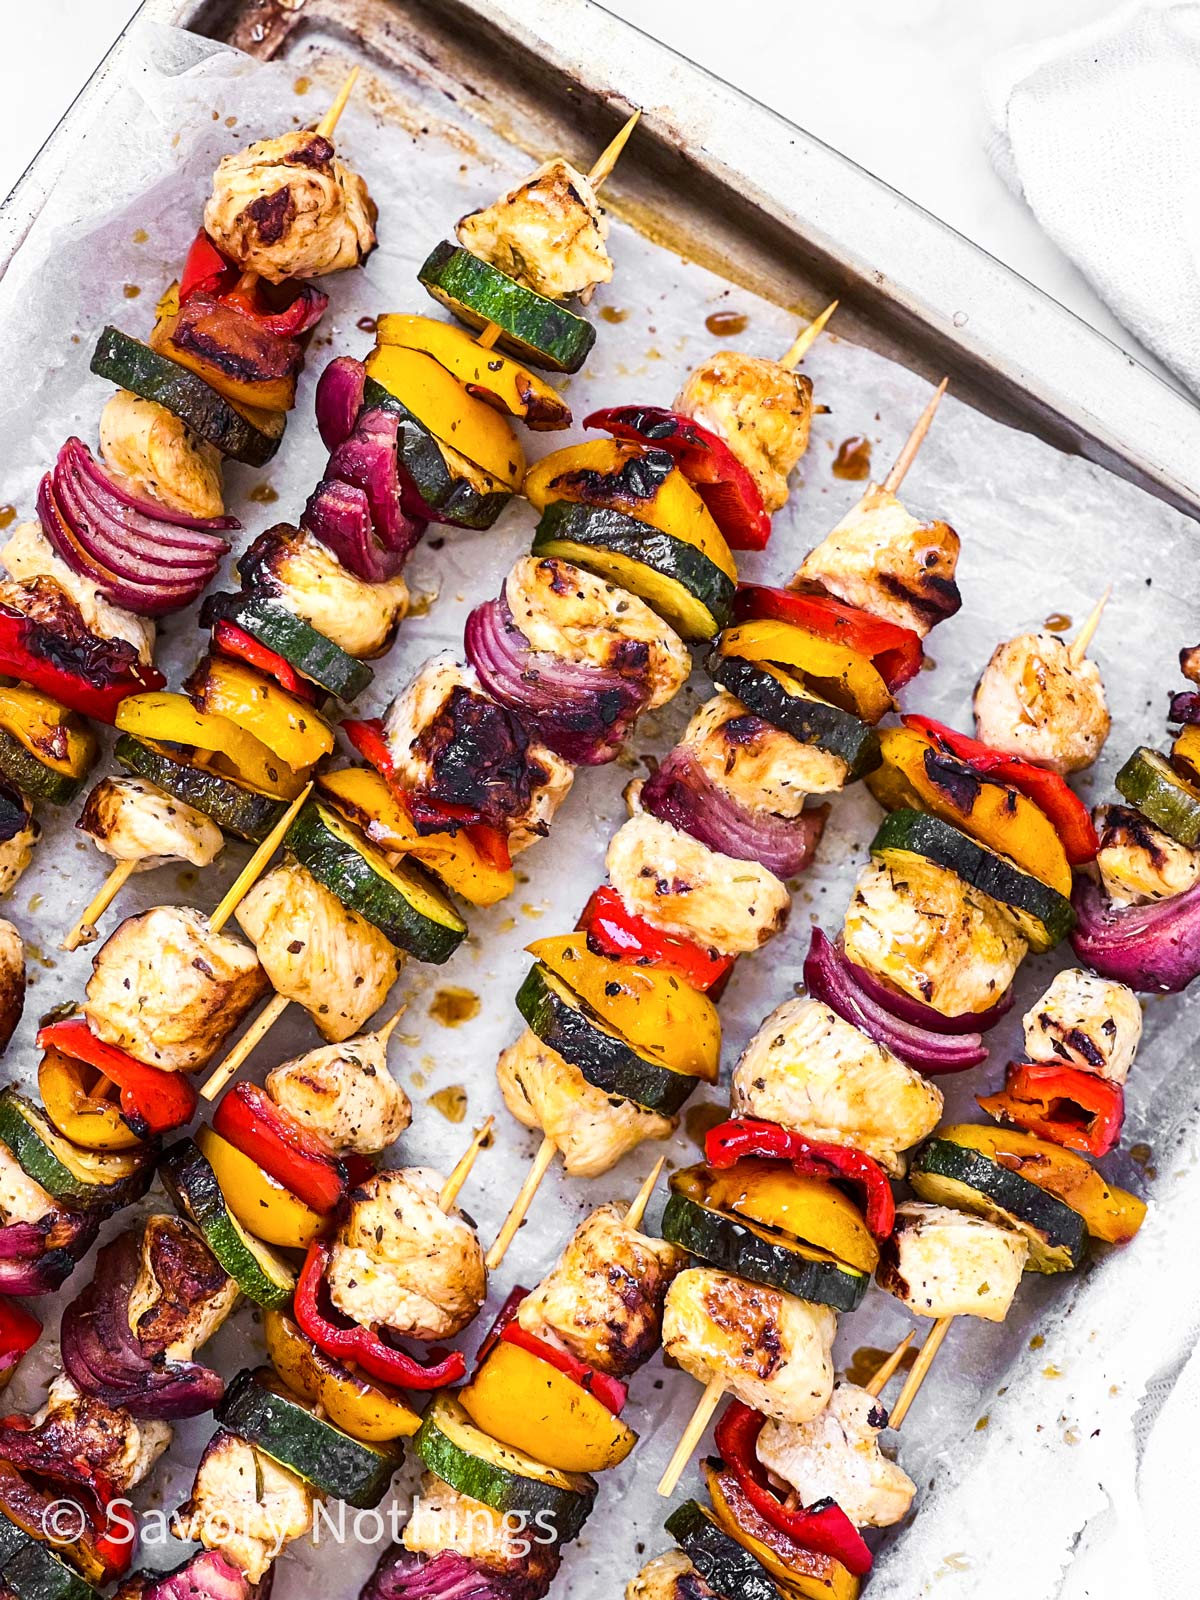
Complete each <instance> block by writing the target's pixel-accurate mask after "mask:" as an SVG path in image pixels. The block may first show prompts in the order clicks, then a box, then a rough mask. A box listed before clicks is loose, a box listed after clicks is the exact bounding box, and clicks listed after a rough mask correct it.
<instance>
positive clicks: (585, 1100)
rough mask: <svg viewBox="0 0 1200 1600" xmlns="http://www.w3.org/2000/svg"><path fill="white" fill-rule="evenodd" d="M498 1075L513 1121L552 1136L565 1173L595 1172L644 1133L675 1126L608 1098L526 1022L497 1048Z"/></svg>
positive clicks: (667, 1133)
mask: <svg viewBox="0 0 1200 1600" xmlns="http://www.w3.org/2000/svg"><path fill="white" fill-rule="evenodd" d="M496 1077H497V1079H498V1080H499V1083H500V1093H501V1094H502V1095H503V1096H504V1104H505V1105H506V1106H507V1107H508V1109H509V1110H510V1111H511V1112H512V1114H513V1116H514V1117H516V1119H517V1121H518V1122H519V1123H521V1125H522V1126H523V1127H526V1128H537V1129H539V1130H540V1131H541V1132H542V1133H544V1134H546V1135H547V1137H548V1138H551V1139H553V1140H554V1142H555V1144H556V1145H557V1146H558V1148H559V1151H560V1152H561V1154H562V1158H563V1171H564V1172H565V1173H566V1174H567V1176H568V1177H569V1178H598V1177H599V1176H600V1174H601V1173H602V1172H607V1171H608V1169H609V1168H610V1167H614V1166H616V1164H617V1162H618V1161H619V1160H620V1159H621V1157H622V1156H623V1155H627V1154H628V1153H629V1151H630V1150H633V1149H635V1148H636V1147H637V1146H638V1145H639V1144H641V1142H642V1140H643V1139H669V1138H670V1137H671V1135H672V1134H673V1133H674V1131H675V1128H676V1119H674V1118H670V1117H660V1116H659V1115H658V1113H657V1112H655V1111H647V1110H645V1109H644V1108H643V1107H642V1106H638V1105H635V1104H634V1103H633V1101H632V1100H614V1099H611V1098H610V1097H609V1096H608V1095H606V1094H604V1093H603V1092H602V1091H601V1090H600V1089H597V1088H596V1087H595V1085H594V1084H591V1083H589V1082H588V1081H587V1079H586V1078H585V1077H584V1076H583V1074H582V1072H580V1070H579V1068H578V1067H575V1066H572V1065H571V1063H570V1062H569V1061H564V1060H563V1058H562V1056H560V1055H559V1053H558V1051H557V1050H552V1049H551V1048H550V1047H549V1045H545V1044H543V1043H542V1041H541V1040H540V1039H539V1038H538V1037H537V1035H536V1034H535V1033H533V1032H532V1030H531V1029H529V1028H526V1029H525V1031H524V1033H523V1034H522V1035H521V1037H520V1038H519V1039H518V1040H517V1041H516V1043H515V1044H510V1045H509V1047H508V1049H507V1050H504V1051H501V1054H500V1059H499V1060H498V1061H497V1063H496Z"/></svg>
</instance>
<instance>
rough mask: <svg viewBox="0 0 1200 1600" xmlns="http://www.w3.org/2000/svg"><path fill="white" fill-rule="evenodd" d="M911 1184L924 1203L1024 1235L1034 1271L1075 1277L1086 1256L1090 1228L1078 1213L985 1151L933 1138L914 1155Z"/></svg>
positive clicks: (1031, 1270) (1029, 1259)
mask: <svg viewBox="0 0 1200 1600" xmlns="http://www.w3.org/2000/svg"><path fill="white" fill-rule="evenodd" d="M908 1181H909V1182H910V1183H911V1185H912V1187H913V1188H914V1189H915V1191H916V1192H917V1194H919V1195H920V1197H921V1199H922V1200H931V1201H933V1202H934V1203H935V1204H937V1205H944V1206H954V1207H955V1208H956V1209H957V1210H959V1211H973V1212H974V1213H975V1215H976V1216H979V1217H986V1218H987V1219H988V1221H989V1222H998V1223H1000V1224H1001V1225H1002V1226H1004V1227H1008V1228H1014V1229H1015V1230H1016V1231H1017V1232H1018V1233H1023V1234H1024V1235H1025V1237H1026V1238H1027V1239H1028V1240H1029V1258H1028V1270H1029V1271H1030V1272H1072V1271H1073V1270H1074V1269H1075V1268H1076V1267H1077V1266H1079V1264H1080V1262H1081V1261H1082V1260H1083V1258H1084V1256H1085V1255H1086V1254H1087V1245H1088V1231H1087V1225H1086V1224H1085V1222H1084V1220H1083V1218H1082V1217H1081V1216H1080V1215H1079V1213H1078V1211H1073V1210H1072V1209H1071V1207H1070V1206H1069V1205H1066V1204H1065V1203H1064V1202H1063V1201H1062V1200H1059V1199H1058V1198H1057V1197H1056V1196H1055V1195H1052V1194H1048V1193H1047V1192H1046V1190H1045V1189H1040V1188H1039V1187H1038V1186H1037V1184H1036V1183H1030V1181H1029V1179H1028V1178H1023V1177H1022V1176H1021V1174H1020V1173H1019V1172H1013V1171H1011V1170H1010V1169H1009V1168H1008V1167H1002V1166H1001V1165H1000V1163H999V1162H998V1161H993V1160H992V1158H991V1157H990V1156H988V1155H985V1154H984V1152H983V1151H982V1150H972V1149H969V1148H968V1147H967V1146H966V1145H961V1144H956V1143H954V1142H953V1140H950V1139H938V1138H934V1139H931V1140H930V1141H929V1143H928V1144H926V1145H924V1146H923V1147H922V1148H921V1149H920V1150H919V1151H918V1152H917V1154H916V1155H915V1156H914V1158H913V1161H912V1165H911V1167H910V1169H909V1174H908Z"/></svg>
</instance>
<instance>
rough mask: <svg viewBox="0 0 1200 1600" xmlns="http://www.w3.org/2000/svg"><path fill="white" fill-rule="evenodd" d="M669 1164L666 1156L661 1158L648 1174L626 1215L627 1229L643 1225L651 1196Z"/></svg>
mask: <svg viewBox="0 0 1200 1600" xmlns="http://www.w3.org/2000/svg"><path fill="white" fill-rule="evenodd" d="M666 1164H667V1158H666V1156H659V1158H658V1160H657V1161H656V1162H655V1163H654V1165H653V1167H651V1169H650V1171H649V1172H648V1173H647V1174H646V1178H645V1181H644V1182H643V1184H642V1187H641V1188H640V1189H639V1190H638V1192H637V1194H636V1195H634V1197H633V1200H632V1201H631V1202H630V1206H629V1210H628V1211H627V1212H626V1213H625V1224H626V1226H627V1227H630V1228H636V1227H639V1226H640V1225H641V1221H642V1218H643V1217H644V1216H645V1215H646V1207H647V1206H648V1205H649V1204H650V1196H651V1195H652V1194H653V1193H654V1186H655V1184H657V1182H658V1180H659V1179H660V1178H661V1177H662V1170H663V1168H664V1167H665V1166H666Z"/></svg>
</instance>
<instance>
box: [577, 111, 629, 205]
mask: <svg viewBox="0 0 1200 1600" xmlns="http://www.w3.org/2000/svg"><path fill="white" fill-rule="evenodd" d="M641 115H642V109H641V107H640V106H639V107H638V109H637V110H636V111H635V112H634V113H633V115H632V116H631V117H630V118H629V119H628V120H627V121H626V122H625V124H624V126H623V127H622V128H621V129H620V131H619V132H618V133H617V134H616V136H615V137H614V138H613V139H611V140H610V141H609V142H608V144H606V145H605V147H604V149H603V150H602V151H601V152H600V154H599V155H598V156H597V157H596V159H595V161H594V162H593V163H592V168H591V171H590V172H589V173H588V182H589V183H590V184H591V186H592V188H593V189H598V188H599V187H600V185H601V184H602V183H603V182H604V180H605V179H606V178H607V177H609V176H610V174H611V173H612V169H613V168H614V167H615V166H616V164H617V160H618V158H619V157H620V154H621V151H622V150H624V148H625V146H626V145H627V144H628V143H629V140H630V137H631V136H632V134H633V130H634V129H635V128H636V127H637V125H638V122H639V121H640V120H641Z"/></svg>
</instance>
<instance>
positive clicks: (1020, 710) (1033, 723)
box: [975, 633, 1112, 776]
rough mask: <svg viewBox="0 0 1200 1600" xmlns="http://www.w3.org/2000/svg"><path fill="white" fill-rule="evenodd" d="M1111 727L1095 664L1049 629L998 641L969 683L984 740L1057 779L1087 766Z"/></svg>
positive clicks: (977, 723) (977, 727) (1100, 679)
mask: <svg viewBox="0 0 1200 1600" xmlns="http://www.w3.org/2000/svg"><path fill="white" fill-rule="evenodd" d="M1111 726H1112V719H1111V718H1110V717H1109V714H1108V704H1107V701H1106V700H1105V698H1104V680H1103V679H1102V678H1101V676H1100V668H1099V667H1098V666H1097V665H1096V663H1095V662H1094V661H1093V660H1091V659H1090V657H1087V656H1085V657H1084V659H1083V660H1082V661H1078V662H1073V661H1072V660H1071V647H1070V645H1069V644H1068V643H1067V641H1066V640H1065V639H1061V638H1059V636H1058V634H1056V633H1021V634H1018V635H1017V637H1016V638H1015V639H1009V640H1008V641H1007V642H1005V643H1003V644H998V645H997V646H996V648H995V650H993V652H992V659H991V660H990V661H989V662H988V664H987V666H986V667H985V668H984V669H983V675H982V677H981V678H980V680H979V682H978V684H977V685H976V687H975V731H976V733H977V734H978V736H979V737H980V738H981V739H982V740H983V742H984V743H985V744H990V745H991V746H992V747H993V749H996V750H1003V751H1004V752H1005V753H1006V754H1008V755H1014V756H1023V757H1024V758H1025V760H1026V761H1032V762H1035V763H1036V764H1037V765H1038V766H1039V767H1048V768H1049V770H1050V771H1051V772H1057V773H1060V774H1062V775H1064V776H1065V775H1066V774H1067V773H1070V772H1081V771H1082V770H1083V768H1084V767H1090V766H1091V764H1092V762H1093V761H1095V759H1096V757H1097V756H1098V755H1099V754H1100V752H1101V750H1102V749H1103V748H1104V741H1105V740H1106V739H1107V738H1108V730H1109V728H1110V727H1111Z"/></svg>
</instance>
